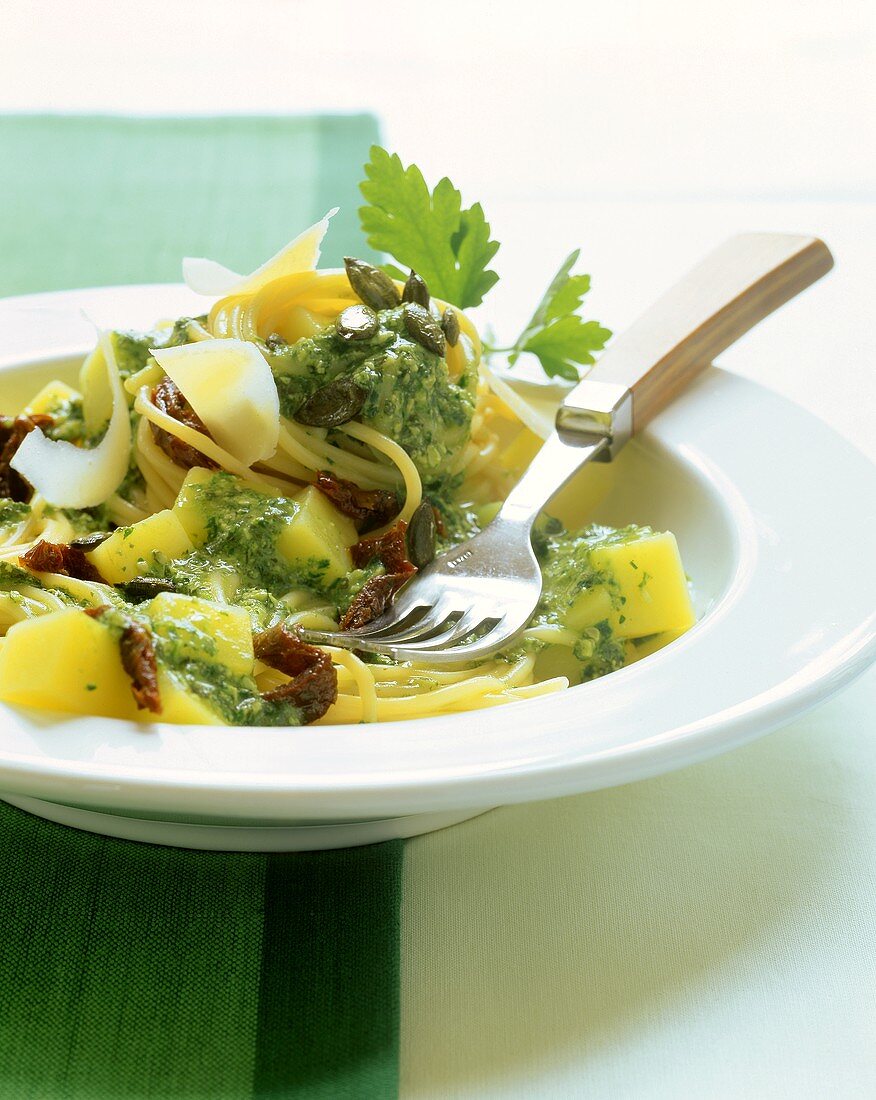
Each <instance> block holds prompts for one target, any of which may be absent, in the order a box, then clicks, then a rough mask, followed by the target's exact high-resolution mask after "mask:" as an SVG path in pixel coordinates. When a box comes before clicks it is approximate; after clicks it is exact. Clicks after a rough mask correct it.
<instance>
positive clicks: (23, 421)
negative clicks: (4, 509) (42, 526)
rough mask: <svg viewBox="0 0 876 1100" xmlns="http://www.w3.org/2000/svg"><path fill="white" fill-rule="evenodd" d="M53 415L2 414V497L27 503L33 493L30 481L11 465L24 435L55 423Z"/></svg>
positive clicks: (0, 429) (0, 472) (0, 443)
mask: <svg viewBox="0 0 876 1100" xmlns="http://www.w3.org/2000/svg"><path fill="white" fill-rule="evenodd" d="M54 422H55V419H54V417H52V416H46V414H45V413H33V415H31V416H14V417H13V416H0V497H7V498H9V499H11V500H17V501H19V502H21V503H26V502H27V501H29V500H30V498H31V496H32V495H33V488H32V486H31V485H30V483H29V482H27V481H25V479H24V478H23V477H22V476H21V474H19V473H18V472H17V471H16V470H13V469H12V467H11V466H10V463H11V462H12V459H13V456H14V455H15V452H16V451H17V450H18V448H19V447H20V446H21V441H22V440H23V439H24V437H25V436H26V435H27V434H28V433H29V432H32V431H33V430H34V428H47V427H48V426H49V425H50V424H54Z"/></svg>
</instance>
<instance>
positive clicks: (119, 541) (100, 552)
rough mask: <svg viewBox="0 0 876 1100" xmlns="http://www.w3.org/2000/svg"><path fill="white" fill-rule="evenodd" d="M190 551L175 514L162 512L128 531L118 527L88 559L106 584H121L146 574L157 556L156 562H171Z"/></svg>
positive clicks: (189, 541)
mask: <svg viewBox="0 0 876 1100" xmlns="http://www.w3.org/2000/svg"><path fill="white" fill-rule="evenodd" d="M193 549H194V546H193V544H192V540H191V539H190V538H189V536H188V534H187V533H186V530H185V528H184V527H183V525H182V524H181V523H180V521H179V518H178V516H177V514H176V513H175V512H174V511H173V510H172V509H170V508H165V509H164V511H163V512H156V513H155V515H154V516H149V517H148V519H142V520H140V522H139V523H135V524H133V525H132V526H131V527H119V528H118V529H117V530H115V531H113V533H112V534H111V535H110V537H109V538H108V539H107V540H106V541H105V542H102V543H101V544H100V546H98V547H96V548H95V549H94V550H91V551H89V553H88V554H87V557H88V560H89V561H90V562H91V564H92V565H93V566H94V567H95V569H97V570H98V572H99V573H100V575H101V576H102V577H103V578H104V579H105V580H106V581H107V582H108V583H109V584H120V583H121V582H122V581H130V580H133V578H134V577H139V576H141V575H142V574H143V573H148V572H149V570H150V569H152V568H153V567H154V566H155V564H156V555H160V558H159V559H158V560H161V559H163V560H165V561H172V560H173V559H174V558H181V557H184V556H185V555H186V554H188V553H189V552H190V551H192V550H193Z"/></svg>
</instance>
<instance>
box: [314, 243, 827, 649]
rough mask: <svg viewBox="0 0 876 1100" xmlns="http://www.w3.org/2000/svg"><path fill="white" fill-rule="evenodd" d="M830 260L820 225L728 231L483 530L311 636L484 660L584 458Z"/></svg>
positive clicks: (514, 631)
mask: <svg viewBox="0 0 876 1100" xmlns="http://www.w3.org/2000/svg"><path fill="white" fill-rule="evenodd" d="M831 267H833V257H832V256H831V254H830V251H829V250H828V248H827V246H826V245H825V244H824V243H823V242H822V241H820V240H818V239H817V238H815V237H804V236H797V235H792V234H784V233H745V234H741V235H739V236H736V237H731V238H730V239H729V240H728V241H726V242H725V243H724V244H723V245H721V246H720V247H719V248H717V249H716V250H715V251H714V252H712V253H710V254H709V255H708V256H707V257H706V258H705V259H704V260H703V261H701V263H699V264H698V265H697V266H696V267H695V268H694V269H693V270H692V271H690V272H689V273H688V274H687V275H685V276H684V277H683V278H682V279H681V281H680V282H678V283H676V285H675V286H674V287H673V288H672V289H671V290H669V291H668V292H667V293H666V294H664V295H663V297H662V298H660V299H658V301H657V302H655V304H654V305H653V306H652V307H651V308H650V309H649V310H648V311H647V312H646V313H645V314H644V315H643V316H642V317H640V318H639V320H638V321H636V322H635V323H634V324H633V325H632V327H631V328H629V329H628V330H627V331H626V332H625V333H623V334H622V335H621V336H620V337H618V338H617V339H616V340H615V341H613V343H612V344H611V345H610V347H609V349H608V350H607V351H606V352H605V353H604V354H603V355H602V356H601V358H600V360H599V362H598V363H597V365H596V366H595V367H594V368H593V370H591V371H590V373H589V374H588V375H587V377H586V378H585V379H584V380H583V381H582V382H579V383H578V385H577V386H575V388H574V389H573V390H571V391H570V393H569V394H568V396H567V397H566V399H565V400H564V401H563V403H562V405H560V407H559V410H558V412H557V418H556V429H555V431H554V432H553V433H552V434H551V435H550V436H549V437H548V439H547V440H546V441H545V443H544V445H543V446H542V448H541V450H540V451H539V452H538V454H537V455H536V456H535V458H534V459H533V461H532V462H531V463H530V465H529V468H528V469H527V470H526V472H525V473H524V475H523V477H522V478H521V479H520V481H519V482H518V483H517V485H516V486H515V487H514V488H513V489H512V490H511V492H510V494H509V495H508V497H507V499H506V500H505V503H504V504H503V505H502V508H501V509H500V511H499V513H498V514H497V516H496V518H495V519H494V520H493V521H492V522H491V523H490V524H489V525H488V526H487V527H485V528H484V529H483V531H481V532H480V533H479V534H477V535H475V536H474V537H473V538H470V539H468V540H467V541H465V542H462V543H460V544H459V545H458V546H455V547H453V548H452V549H451V550H447V551H445V552H444V553H442V554H440V555H439V556H438V557H436V558H435V559H434V560H433V561H432V562H431V564H430V565H428V566H427V567H426V568H425V569H423V570H421V571H420V572H419V573H418V574H417V575H416V576H415V577H413V578H412V579H411V580H410V581H409V582H408V583H407V584H406V585H405V586H404V587H403V588H402V589H401V590H400V591H399V593H398V595H397V596H396V598H395V601H394V602H393V604H392V605H391V606H390V608H389V609H388V610H387V611H385V612H384V613H383V614H382V615H381V616H380V617H379V618H377V619H375V620H374V621H373V622H371V623H369V624H368V625H367V626H364V627H362V628H360V629H358V630H349V631H345V632H342V633H328V632H323V631H312V630H311V631H307V630H305V631H302V637H303V638H304V639H305V640H306V641H309V642H315V643H317V644H321V645H334V646H345V647H347V648H352V649H359V650H365V651H367V652H371V653H382V654H385V655H387V656H390V657H393V658H395V659H396V660H400V661H423V662H428V663H429V664H430V665H431V664H450V663H457V662H462V661H475V660H480V659H481V658H484V657H487V656H490V655H491V654H494V653H496V652H497V651H498V650H500V649H502V648H504V647H505V646H507V645H508V644H509V643H511V642H513V641H514V640H515V639H516V638H517V637H519V635H520V634H521V632H522V631H523V630H524V629H525V628H526V624H527V623H528V621H529V619H530V618H531V617H532V614H533V612H534V611H535V609H536V607H537V605H538V601H539V597H540V595H541V588H542V577H541V570H540V568H539V565H538V561H537V560H536V557H535V553H534V552H533V549H532V541H531V535H532V528H533V524H534V523H535V521H536V519H537V518H538V516H539V514H540V513H541V512H542V510H543V509H544V507H545V505H546V504H547V503H548V502H549V501H550V500H551V498H552V497H553V496H554V495H555V494H556V493H557V492H558V491H559V490H560V489H561V488H562V487H563V486H564V485H565V484H566V482H567V481H569V479H570V478H572V477H573V476H574V475H575V474H577V473H578V472H579V471H580V470H581V468H582V467H583V466H585V465H586V463H588V462H590V461H601V462H610V461H611V460H612V459H613V458H614V457H615V455H616V454H617V453H618V451H620V449H621V448H622V447H623V445H624V444H625V443H626V442H627V440H629V439H630V438H631V437H632V436H633V435H635V434H636V433H637V432H639V431H641V430H642V428H644V427H645V426H646V425H647V424H648V423H650V421H651V420H652V419H653V417H654V416H656V415H657V413H658V412H660V410H661V409H663V408H664V407H665V406H666V405H667V404H668V403H669V402H670V401H672V400H673V398H674V397H676V396H677V395H678V394H679V393H680V392H681V391H682V390H683V389H684V388H685V387H686V386H687V385H688V383H690V382H691V381H692V380H693V379H694V378H695V377H696V376H697V375H698V374H699V373H700V371H701V370H703V369H704V368H705V367H706V366H707V365H708V364H709V363H710V362H711V360H712V359H713V358H714V357H715V356H716V355H718V354H719V353H720V352H722V351H724V350H725V349H726V348H727V347H729V346H730V344H732V343H733V342H734V341H735V340H737V339H738V338H739V337H740V336H742V335H743V334H744V333H746V332H747V331H748V330H749V329H750V328H752V327H753V326H754V325H756V324H757V323H758V321H761V320H763V318H764V317H767V316H768V315H769V314H770V313H772V312H773V311H774V310H776V309H778V308H779V306H781V305H784V303H785V302H787V301H789V300H790V299H791V298H793V297H794V296H795V295H796V294H799V293H800V291H801V290H804V289H805V288H806V287H808V286H810V285H811V284H812V283H814V282H815V281H816V280H818V279H820V278H821V277H822V275H825V274H827V272H828V271H830V269H831Z"/></svg>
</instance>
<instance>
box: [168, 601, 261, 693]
mask: <svg viewBox="0 0 876 1100" xmlns="http://www.w3.org/2000/svg"><path fill="white" fill-rule="evenodd" d="M146 613H147V614H148V615H149V618H150V621H151V622H152V627H153V629H154V631H155V632H156V634H160V635H161V636H162V637H163V638H166V639H168V640H169V641H172V642H173V643H174V645H175V646H178V647H179V655H180V657H181V659H183V660H192V661H209V662H211V663H212V664H219V665H223V666H224V667H225V668H227V669H228V671H229V672H231V673H232V674H234V675H235V676H248V675H252V670H253V661H254V658H253V650H252V627H251V625H250V621H249V615H248V614H247V613H246V611H244V609H243V608H242V607H228V606H223V605H222V604H218V603H212V602H211V601H210V600H202V599H200V598H199V597H197V596H185V595H183V594H182V593H179V592H162V593H161V594H160V595H158V596H155V597H154V598H153V599H151V600H150V601H149V603H148V604H146Z"/></svg>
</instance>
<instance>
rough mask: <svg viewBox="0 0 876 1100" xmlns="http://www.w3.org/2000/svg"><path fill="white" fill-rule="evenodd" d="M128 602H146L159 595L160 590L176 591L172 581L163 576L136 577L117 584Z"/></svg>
mask: <svg viewBox="0 0 876 1100" xmlns="http://www.w3.org/2000/svg"><path fill="white" fill-rule="evenodd" d="M116 588H118V589H119V590H120V592H121V593H122V595H123V596H124V597H125V599H126V600H127V601H128V603H145V602H146V600H151V599H152V597H153V596H157V595H158V594H159V593H160V592H176V588H175V586H174V584H173V582H172V581H166V580H164V579H163V578H162V577H135V578H134V579H133V580H130V581H124V582H123V583H122V584H117V585H116Z"/></svg>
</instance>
